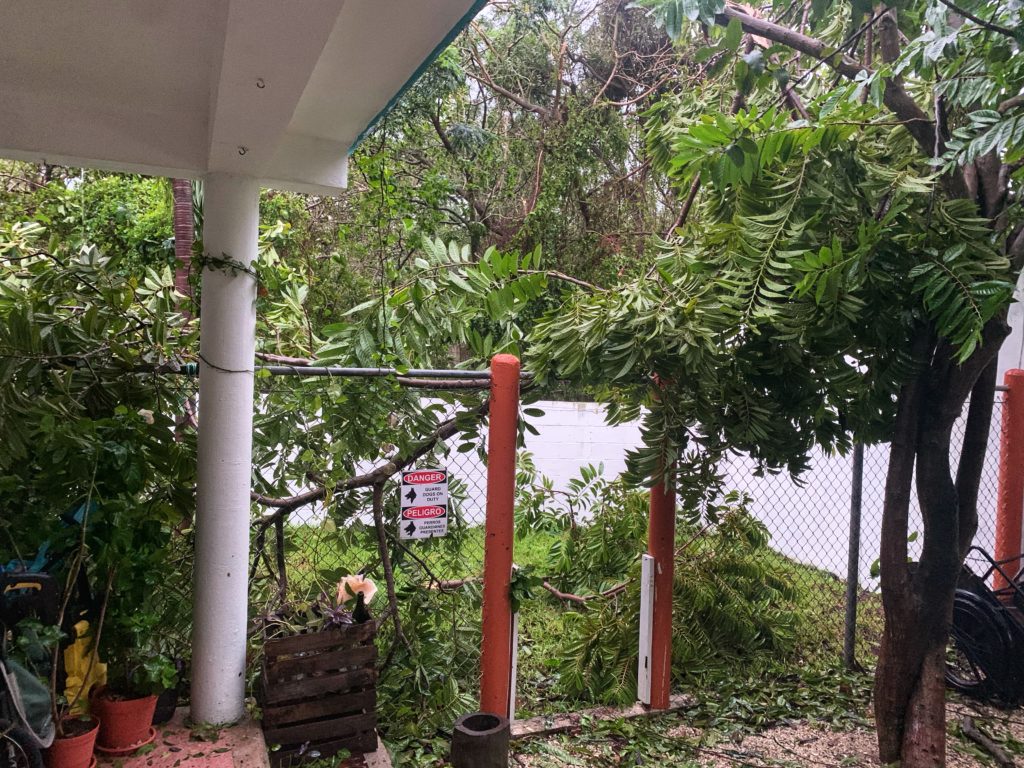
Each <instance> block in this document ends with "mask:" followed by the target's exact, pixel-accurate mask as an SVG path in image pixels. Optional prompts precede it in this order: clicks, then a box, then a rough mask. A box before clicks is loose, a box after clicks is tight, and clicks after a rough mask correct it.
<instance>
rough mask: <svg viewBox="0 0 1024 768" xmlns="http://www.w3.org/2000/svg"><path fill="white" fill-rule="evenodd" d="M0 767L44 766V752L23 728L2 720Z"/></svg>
mask: <svg viewBox="0 0 1024 768" xmlns="http://www.w3.org/2000/svg"><path fill="white" fill-rule="evenodd" d="M0 768H43V754H42V752H40V751H39V747H37V746H36V743H35V740H34V739H33V738H32V737H31V736H30V735H29V734H28V733H26V732H25V731H24V730H23V729H22V728H19V727H17V726H16V725H11V724H10V723H7V722H4V721H0Z"/></svg>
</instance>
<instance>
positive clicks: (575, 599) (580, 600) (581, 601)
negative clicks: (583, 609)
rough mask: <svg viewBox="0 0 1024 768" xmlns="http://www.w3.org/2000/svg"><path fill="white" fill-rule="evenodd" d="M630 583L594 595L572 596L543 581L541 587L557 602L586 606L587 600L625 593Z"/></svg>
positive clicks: (617, 585) (626, 582)
mask: <svg viewBox="0 0 1024 768" xmlns="http://www.w3.org/2000/svg"><path fill="white" fill-rule="evenodd" d="M629 584H630V582H628V581H624V582H622V583H621V584H616V585H615V586H614V587H609V588H608V589H606V590H604V591H603V592H598V593H597V594H596V595H574V594H573V593H571V592H562V591H561V590H560V589H558V588H557V587H555V586H553V585H552V584H551V583H550V582H548V581H544V582H542V583H541V586H542V587H544V589H546V590H547V591H548V592H550V593H551V594H552V595H554V596H555V597H557V598H558V599H559V600H565V601H567V602H570V603H576V604H577V605H586V604H587V601H589V600H596V599H597V598H599V597H614V596H615V595H617V594H619V593H620V592H625V591H626V587H628V586H629Z"/></svg>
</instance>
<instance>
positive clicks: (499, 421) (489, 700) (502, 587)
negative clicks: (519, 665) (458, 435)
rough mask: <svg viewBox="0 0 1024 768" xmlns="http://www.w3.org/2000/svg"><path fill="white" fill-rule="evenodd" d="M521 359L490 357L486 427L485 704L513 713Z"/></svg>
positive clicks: (488, 708) (482, 667)
mask: <svg viewBox="0 0 1024 768" xmlns="http://www.w3.org/2000/svg"><path fill="white" fill-rule="evenodd" d="M518 427H519V359H518V358H516V357H515V356H513V355H495V357H494V359H493V360H491V409H490V422H489V427H488V432H487V521H486V524H485V526H484V531H485V543H484V588H483V638H482V648H481V661H480V709H481V710H482V711H484V712H489V713H491V714H494V715H500V716H501V717H509V716H510V715H511V714H512V713H511V712H509V709H510V704H509V701H510V690H511V687H512V601H511V594H510V590H511V586H512V544H513V539H512V536H513V531H514V514H515V486H516V436H517V433H518Z"/></svg>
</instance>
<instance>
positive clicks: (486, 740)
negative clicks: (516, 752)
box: [452, 712, 511, 768]
mask: <svg viewBox="0 0 1024 768" xmlns="http://www.w3.org/2000/svg"><path fill="white" fill-rule="evenodd" d="M510 731H511V729H510V727H509V722H508V719H507V718H504V717H499V716H498V715H492V714H490V713H488V712H473V713H472V714H469V715H463V716H462V717H460V718H459V719H458V720H456V721H455V728H454V729H453V733H452V766H453V768H508V741H509V736H510V735H511V734H510Z"/></svg>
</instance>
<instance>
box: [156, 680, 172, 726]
mask: <svg viewBox="0 0 1024 768" xmlns="http://www.w3.org/2000/svg"><path fill="white" fill-rule="evenodd" d="M177 708H178V688H177V686H175V687H174V688H168V689H167V690H166V691H164V692H163V693H161V694H160V695H159V696H157V698H156V709H154V711H153V725H163V724H164V723H166V722H167V721H168V720H170V719H171V718H172V717H174V710H176V709H177Z"/></svg>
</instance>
